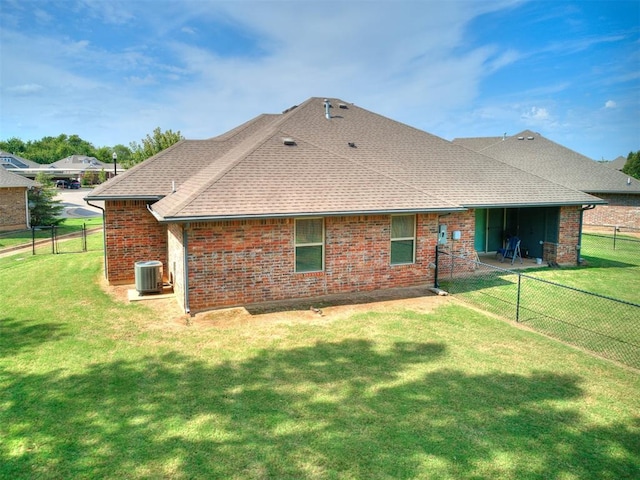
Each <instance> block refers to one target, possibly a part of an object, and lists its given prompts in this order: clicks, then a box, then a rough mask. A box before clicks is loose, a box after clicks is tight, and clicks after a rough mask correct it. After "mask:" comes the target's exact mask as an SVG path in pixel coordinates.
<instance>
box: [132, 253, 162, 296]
mask: <svg viewBox="0 0 640 480" xmlns="http://www.w3.org/2000/svg"><path fill="white" fill-rule="evenodd" d="M135 279H136V290H137V291H138V293H139V294H140V295H144V294H145V293H162V286H163V283H162V262H160V261H158V260H148V261H144V262H136V264H135Z"/></svg>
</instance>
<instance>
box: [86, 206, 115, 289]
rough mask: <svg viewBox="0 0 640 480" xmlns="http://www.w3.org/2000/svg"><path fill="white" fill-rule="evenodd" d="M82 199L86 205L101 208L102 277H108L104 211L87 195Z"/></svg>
mask: <svg viewBox="0 0 640 480" xmlns="http://www.w3.org/2000/svg"><path fill="white" fill-rule="evenodd" d="M84 201H85V203H86V204H87V205H91V206H92V207H95V208H98V209H100V210H102V245H103V247H102V248H103V249H104V254H103V255H102V256H103V257H104V278H107V279H108V278H109V275H108V272H107V228H106V226H105V211H104V208H102V207H101V206H100V205H94V204H93V203H91V202H90V201H89V200H88V199H87V197H85V199H84Z"/></svg>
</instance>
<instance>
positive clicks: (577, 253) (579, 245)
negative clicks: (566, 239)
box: [576, 205, 596, 265]
mask: <svg viewBox="0 0 640 480" xmlns="http://www.w3.org/2000/svg"><path fill="white" fill-rule="evenodd" d="M594 208H596V206H595V205H587V206H586V207H582V208H581V209H580V227H579V231H578V233H579V236H578V248H577V249H576V255H577V258H576V265H580V251H581V250H582V217H583V215H584V212H585V211H586V210H593V209H594Z"/></svg>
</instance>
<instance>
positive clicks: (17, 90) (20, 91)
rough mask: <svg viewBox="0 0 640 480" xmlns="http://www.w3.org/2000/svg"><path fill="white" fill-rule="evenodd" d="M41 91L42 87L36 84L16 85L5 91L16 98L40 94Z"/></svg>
mask: <svg viewBox="0 0 640 480" xmlns="http://www.w3.org/2000/svg"><path fill="white" fill-rule="evenodd" d="M42 90H44V87H43V86H42V85H38V84H37V83H25V84H23V85H17V86H15V87H9V88H7V91H8V92H9V93H12V94H14V95H18V96H30V95H36V94H39V93H40V92H42Z"/></svg>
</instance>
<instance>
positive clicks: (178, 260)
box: [165, 223, 186, 310]
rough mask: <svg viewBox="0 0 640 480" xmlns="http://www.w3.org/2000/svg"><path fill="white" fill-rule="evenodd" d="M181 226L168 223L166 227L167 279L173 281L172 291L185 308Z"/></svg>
mask: <svg viewBox="0 0 640 480" xmlns="http://www.w3.org/2000/svg"><path fill="white" fill-rule="evenodd" d="M182 232H183V226H182V225H180V224H176V223H173V224H170V225H169V226H168V227H167V269H166V270H165V272H166V276H167V279H168V280H169V281H171V282H172V283H173V293H174V294H175V297H176V300H177V301H178V303H179V304H180V306H181V307H182V309H183V310H185V309H186V305H185V297H184V290H185V285H184V249H183V245H182V237H183V233H182Z"/></svg>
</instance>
